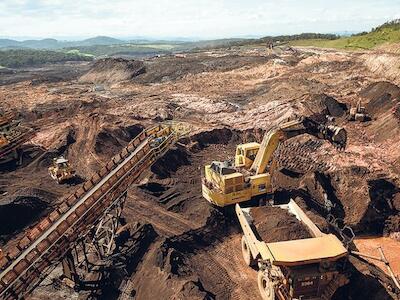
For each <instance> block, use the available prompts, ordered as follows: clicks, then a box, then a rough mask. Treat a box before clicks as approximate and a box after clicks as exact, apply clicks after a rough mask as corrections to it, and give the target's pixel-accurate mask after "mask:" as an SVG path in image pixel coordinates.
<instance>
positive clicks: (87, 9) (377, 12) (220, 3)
mask: <svg viewBox="0 0 400 300" xmlns="http://www.w3.org/2000/svg"><path fill="white" fill-rule="evenodd" d="M399 12H400V1H393V0H382V1H379V3H376V1H372V0H355V1H352V2H351V3H348V2H346V1H345V0H338V1H335V3H320V1H317V0H307V1H303V2H302V3H298V1H294V0H280V1H278V0H271V1H269V2H268V3H266V2H265V1H262V0H248V1H243V0H231V1H227V0H203V1H193V0H176V1H174V2H172V3H171V2H170V1H167V0H158V1H145V0H137V1H135V3H132V2H131V1H128V0H116V1H113V2H112V3H109V1H106V0H100V1H93V0H85V1H80V2H79V4H76V3H75V4H74V3H69V2H68V1H66V0H57V1H49V0H19V1H15V0H3V1H2V2H1V3H0V37H1V38H12V39H16V40H25V39H43V38H54V39H57V40H65V41H72V40H82V39H87V38H92V37H96V36H108V37H113V38H117V39H124V40H125V39H150V40H209V39H223V38H246V37H249V38H256V37H263V36H277V35H292V34H300V33H307V32H315V33H341V32H349V33H356V32H362V31H369V30H370V29H371V28H373V27H376V26H379V25H380V24H382V23H384V22H386V21H390V20H392V19H397V18H400V13H399ZM216 28H218V30H216ZM77 33H79V34H77ZM136 37H138V38H136Z"/></svg>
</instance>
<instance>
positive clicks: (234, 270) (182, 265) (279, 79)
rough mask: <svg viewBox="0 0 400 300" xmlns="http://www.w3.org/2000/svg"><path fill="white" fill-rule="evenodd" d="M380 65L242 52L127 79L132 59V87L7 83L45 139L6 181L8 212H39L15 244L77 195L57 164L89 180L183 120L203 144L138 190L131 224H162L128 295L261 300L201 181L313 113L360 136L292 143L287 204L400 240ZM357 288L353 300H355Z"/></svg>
mask: <svg viewBox="0 0 400 300" xmlns="http://www.w3.org/2000/svg"><path fill="white" fill-rule="evenodd" d="M368 55H371V56H373V55H375V54H368V53H347V52H337V51H322V50H315V49H306V50H305V49H301V50H298V51H297V52H294V53H293V52H290V51H287V52H282V53H279V54H277V55H270V54H267V53H266V51H265V49H260V50H254V49H235V48H234V49H232V50H218V51H215V52H214V53H194V54H189V55H188V57H187V58H186V59H184V58H175V57H165V58H155V59H151V60H148V61H145V62H144V63H143V64H142V63H139V64H128V65H127V66H126V69H124V68H125V66H124V64H123V63H122V64H120V63H119V64H118V68H111V69H112V72H116V73H118V72H120V73H118V74H116V75H115V76H116V77H115V76H114V79H115V78H123V79H127V80H124V81H118V82H115V81H114V80H113V79H112V78H111V79H112V80H111V79H110V78H109V76H108V75H109V74H107V66H109V65H112V61H111V62H107V63H106V64H105V65H104V66H100V67H99V68H98V70H97V69H96V68H93V69H92V72H91V73H90V76H86V77H85V78H83V79H84V80H81V81H79V80H78V79H79V78H78V77H79V76H80V75H81V74H83V73H84V71H86V69H87V66H82V69H79V70H78V71H77V72H76V74H78V75H79V76H78V75H75V76H72V77H66V78H63V77H60V78H61V79H59V80H54V76H55V75H54V73H53V71H52V72H49V71H46V72H43V74H42V76H41V77H40V82H39V81H37V80H36V79H35V78H36V77H35V76H36V75H35V74H36V73H35V74H33V75H34V76H33V77H29V76H27V74H26V72H23V73H21V76H20V79H19V80H15V81H18V82H17V83H14V82H15V81H12V80H8V81H6V82H4V83H7V84H6V85H2V86H0V103H1V107H0V108H1V109H4V110H13V111H16V112H18V113H19V115H20V117H21V118H22V119H23V120H24V122H26V123H28V124H30V125H31V126H32V127H34V128H35V129H36V131H37V134H36V137H35V138H34V139H33V140H32V142H31V143H32V145H30V146H29V147H30V148H31V150H30V152H29V151H27V153H31V154H32V155H30V156H31V157H26V163H25V164H24V165H23V166H22V167H19V168H17V169H15V170H14V169H12V168H11V170H3V171H2V172H1V174H0V191H1V192H2V194H3V193H4V195H5V196H0V215H1V213H3V214H5V215H9V214H10V215H11V214H12V215H15V216H23V215H25V214H26V211H27V210H28V211H32V210H33V211H34V212H35V214H34V215H33V216H32V218H31V219H30V220H28V221H26V222H23V223H18V222H16V220H15V219H14V220H11V221H9V220H8V221H7V224H12V225H13V226H10V228H8V230H7V231H6V232H1V233H0V234H1V238H2V239H3V240H4V242H6V241H8V240H10V238H11V237H14V236H16V235H18V234H19V232H20V231H21V230H22V229H23V228H24V227H26V226H29V225H31V224H32V223H34V222H36V221H37V220H38V219H39V218H40V216H41V215H43V214H45V213H46V212H47V211H48V210H49V209H50V207H51V206H53V205H55V204H56V203H59V202H61V201H62V199H63V197H65V196H68V194H69V193H70V192H71V191H73V190H74V189H75V188H77V186H75V185H73V184H71V185H62V186H58V185H57V184H56V183H55V182H52V181H51V180H50V178H49V176H48V174H47V167H48V166H49V164H50V162H51V159H52V158H53V157H55V156H57V155H60V154H64V155H66V156H67V157H68V158H69V159H70V160H71V162H72V163H73V165H74V167H75V168H76V170H77V172H78V174H79V175H80V176H81V177H82V180H84V179H85V178H88V177H89V176H91V175H92V174H93V172H94V171H96V170H98V169H99V168H100V167H101V166H102V165H104V164H105V163H107V162H108V160H109V159H110V157H111V156H112V155H113V154H115V153H117V152H118V151H119V150H120V149H121V148H122V147H123V146H125V145H126V144H127V143H128V141H129V140H130V139H132V137H134V136H135V135H136V134H138V133H139V132H140V130H141V129H142V128H143V127H146V126H149V125H151V124H154V123H157V122H160V121H163V120H169V119H177V120H182V121H185V122H188V123H190V124H191V125H192V126H193V132H192V133H191V135H190V138H189V139H186V140H183V141H181V143H180V144H181V145H178V146H176V147H175V148H174V149H171V150H170V151H169V152H168V153H167V154H166V155H165V156H164V157H163V158H162V159H160V160H159V161H158V162H157V163H156V164H155V165H154V166H153V167H152V169H151V170H150V171H149V172H148V173H147V174H143V178H142V179H143V180H142V182H141V183H140V184H139V185H138V186H134V187H131V189H130V191H129V197H128V200H127V203H126V207H125V211H124V217H125V219H126V221H127V222H128V223H132V222H140V223H142V224H144V223H148V224H152V226H153V227H154V229H155V231H156V232H157V234H158V237H157V238H155V239H154V240H152V241H151V244H150V246H149V248H148V250H147V251H146V253H145V254H144V255H143V256H140V258H141V259H140V260H139V262H138V265H137V267H135V270H134V271H133V272H132V274H130V275H129V276H128V277H129V280H130V281H129V282H130V284H129V285H128V287H127V288H126V290H130V292H129V293H131V295H133V294H135V295H136V299H166V298H170V299H189V298H190V299H214V298H217V299H249V298H252V299H257V297H258V291H257V286H256V271H254V270H252V269H250V268H248V267H246V266H245V264H244V262H243V261H242V259H241V252H240V236H241V234H240V230H239V227H238V225H237V224H236V223H235V222H233V221H230V220H229V219H227V218H225V217H224V216H222V215H221V214H220V213H219V212H218V211H216V210H215V209H213V208H212V207H210V206H209V205H208V204H207V203H206V201H204V199H202V196H201V186H200V177H201V172H202V168H203V166H204V164H205V163H209V162H211V161H212V160H220V159H227V158H230V157H232V156H233V154H234V149H235V145H236V144H238V143H240V142H246V141H254V140H257V141H260V140H261V139H262V135H263V132H264V131H265V130H269V129H270V128H272V127H274V126H276V125H278V124H280V123H282V122H284V121H286V120H287V119H288V118H294V117H296V116H301V115H307V116H312V117H314V118H316V119H318V120H321V119H322V120H325V115H330V116H332V117H334V118H335V122H336V123H338V124H339V125H341V126H344V127H345V128H346V129H347V131H348V134H349V145H348V147H347V149H346V151H345V152H338V151H337V150H336V149H334V148H333V147H332V146H331V145H329V144H328V143H324V142H321V141H316V140H315V139H310V138H309V137H301V138H297V139H294V140H291V141H290V142H286V143H285V144H284V145H283V147H281V148H280V149H278V151H277V155H276V160H277V162H278V167H279V171H280V172H277V174H275V177H276V178H275V179H274V183H275V185H276V186H277V187H278V186H279V187H280V189H278V191H277V192H279V193H280V194H279V195H282V196H281V197H277V198H286V199H287V197H289V196H291V197H294V198H295V197H301V203H302V206H303V207H304V208H305V209H307V210H308V213H309V214H310V215H311V217H312V218H313V219H315V220H318V222H320V223H321V224H322V225H324V224H323V223H324V221H323V218H322V216H325V215H326V213H327V212H326V211H325V210H324V209H325V208H324V205H325V202H324V201H325V200H326V197H328V200H329V201H330V202H331V203H333V204H334V212H335V214H337V216H340V217H341V218H343V219H344V220H345V222H346V223H348V224H350V225H351V226H352V227H353V228H354V229H355V230H356V232H357V233H360V234H363V235H365V234H367V235H370V234H374V235H376V234H378V235H382V234H383V233H385V234H391V233H392V232H393V231H395V230H398V229H396V228H398V227H396V224H392V223H390V224H389V225H388V222H387V220H389V218H391V217H392V216H395V215H398V214H399V210H400V202H399V199H400V194H399V183H400V181H399V177H398V174H400V154H399V153H400V151H399V150H400V141H399V139H398V134H399V130H400V129H399V128H400V127H399V122H400V119H399V117H398V114H396V112H397V109H398V107H399V100H400V99H399V97H400V88H399V87H397V86H396V85H395V83H396V82H395V81H392V82H388V80H391V79H390V78H386V77H385V76H386V74H385V73H379V72H372V71H371V66H370V65H369V62H370V61H369V60H368ZM143 65H144V68H145V70H144V71H143V70H142V69H141V68H142V67H143ZM138 66H139V67H140V68H139V69H140V72H139V71H138V70H137V67H138ZM74 68H79V66H74ZM58 70H59V66H57V68H56V69H55V70H54V72H56V73H57V72H60V71H58ZM96 70H97V71H96ZM373 70H379V68H374V69H373ZM35 72H36V71H35ZM61 73H62V71H61V72H60V76H61ZM49 74H50V75H49ZM113 74H114V73H113ZM31 75H32V74H31ZM117 75H118V76H119V75H121V77H118V76H117ZM27 78H28V79H29V80H28V81H25V79H27ZM32 78H33V79H32ZM71 78H72V79H71ZM32 80H33V81H32ZM90 80H92V81H94V82H95V83H96V85H95V84H93V83H88V82H87V81H90ZM359 98H361V99H362V101H363V104H364V105H365V106H366V107H367V109H368V111H369V113H370V114H371V117H372V120H371V121H369V122H366V123H351V122H349V121H347V119H346V114H347V112H348V109H349V108H350V106H351V105H354V104H355V103H356V102H357V101H358V99H359ZM76 184H77V185H79V181H78V182H76ZM21 197H22V198H21ZM32 208H34V209H32ZM392 219H393V220H398V219H394V218H392ZM321 220H322V221H321ZM393 222H395V221H393ZM320 223H318V224H319V225H320ZM385 224H386V225H385ZM0 225H1V226H3V224H0ZM325 225H326V224H325ZM1 228H4V227H1ZM396 243H397V244H396ZM396 243H395V245H397V246H395V247H399V249H400V246H399V245H398V242H396ZM145 250H146V249H145ZM357 278H358V279H357V280H355V281H354V282H357V288H363V287H364V288H365V286H368V284H369V283H370V281H368V280H372V281H373V282H374V284H376V287H377V292H376V294H374V293H372V292H371V294H370V295H369V296H370V297H371V298H370V299H381V298H379V295H381V293H382V290H384V289H383V287H382V286H381V284H380V283H379V282H377V281H376V279H369V278H368V280H366V279H365V278H364V277H362V276H359V277H357ZM360 278H361V279H360ZM117 288H118V287H117ZM352 288H354V286H352V285H350V286H348V287H347V290H346V289H344V290H343V291H344V292H343V293H345V294H344V295H343V293H342V294H341V296H342V298H341V299H350V294H351V293H349V292H348V290H349V289H350V290H351V289H352ZM40 290H43V289H40ZM38 293H39V292H38ZM114 296H115V295H114ZM36 297H37V298H40V297H41V295H40V293H39V294H37V295H36ZM351 297H353V298H352V299H361V298H357V295H351ZM354 297H355V298H354ZM360 297H361V296H360Z"/></svg>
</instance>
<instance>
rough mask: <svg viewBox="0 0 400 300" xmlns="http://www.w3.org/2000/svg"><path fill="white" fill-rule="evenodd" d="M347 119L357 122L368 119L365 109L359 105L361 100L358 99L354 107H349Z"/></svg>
mask: <svg viewBox="0 0 400 300" xmlns="http://www.w3.org/2000/svg"><path fill="white" fill-rule="evenodd" d="M349 120H350V121H359V122H365V121H368V120H369V116H368V114H367V110H366V108H365V107H364V106H362V105H361V100H358V102H357V105H356V106H355V107H352V108H350V114H349Z"/></svg>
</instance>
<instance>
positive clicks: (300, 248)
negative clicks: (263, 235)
mask: <svg viewBox="0 0 400 300" xmlns="http://www.w3.org/2000/svg"><path fill="white" fill-rule="evenodd" d="M275 207H279V208H281V209H285V210H287V211H288V212H289V213H291V214H293V215H295V216H296V218H297V219H298V220H299V222H301V223H302V224H303V225H305V228H307V230H308V231H309V233H310V235H311V238H307V239H298V240H290V241H278V242H273V243H266V242H264V241H263V240H262V239H260V237H259V234H258V232H257V229H256V227H255V226H254V224H253V219H252V216H251V210H252V207H248V208H241V207H240V206H239V204H236V208H235V210H236V215H237V217H238V219H239V223H240V226H241V228H242V231H243V236H242V254H243V258H244V261H245V263H246V264H247V265H249V266H255V265H257V266H258V279H257V281H258V287H259V291H260V295H261V297H262V299H264V300H276V299H279V300H292V299H323V300H329V299H331V297H332V296H333V294H334V293H335V291H336V290H337V289H338V288H339V287H341V286H343V285H345V284H346V283H348V281H349V280H348V272H347V271H348V270H347V257H348V251H347V249H346V248H345V247H344V246H343V244H342V242H341V241H340V240H339V239H338V238H337V237H336V236H335V235H333V234H325V233H323V232H321V231H320V230H319V229H318V227H317V226H316V225H315V224H314V223H313V222H312V221H311V220H310V219H309V218H308V217H307V215H306V214H305V213H304V211H303V210H301V208H300V207H299V206H298V205H297V204H296V203H295V202H294V201H293V200H291V201H290V202H289V203H288V204H286V205H277V206H275ZM353 237H354V235H353Z"/></svg>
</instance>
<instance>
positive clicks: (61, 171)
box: [49, 156, 76, 184]
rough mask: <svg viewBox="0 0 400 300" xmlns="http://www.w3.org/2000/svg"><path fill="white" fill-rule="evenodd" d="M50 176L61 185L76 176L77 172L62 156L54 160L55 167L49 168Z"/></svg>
mask: <svg viewBox="0 0 400 300" xmlns="http://www.w3.org/2000/svg"><path fill="white" fill-rule="evenodd" d="M49 174H50V176H51V178H53V179H54V180H56V181H57V182H58V183H59V184H61V183H63V182H65V181H67V180H70V179H72V178H74V177H75V176H76V174H75V170H74V169H73V168H72V166H71V164H70V163H69V161H68V159H65V158H64V157H62V156H61V157H58V158H54V159H53V165H52V166H50V167H49Z"/></svg>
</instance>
